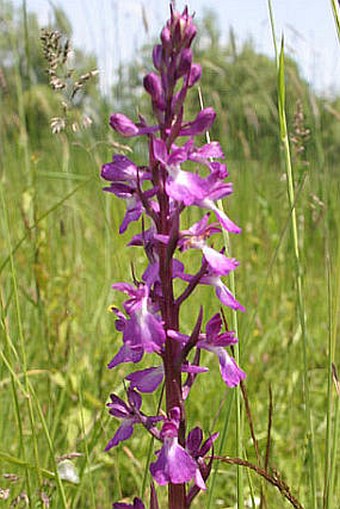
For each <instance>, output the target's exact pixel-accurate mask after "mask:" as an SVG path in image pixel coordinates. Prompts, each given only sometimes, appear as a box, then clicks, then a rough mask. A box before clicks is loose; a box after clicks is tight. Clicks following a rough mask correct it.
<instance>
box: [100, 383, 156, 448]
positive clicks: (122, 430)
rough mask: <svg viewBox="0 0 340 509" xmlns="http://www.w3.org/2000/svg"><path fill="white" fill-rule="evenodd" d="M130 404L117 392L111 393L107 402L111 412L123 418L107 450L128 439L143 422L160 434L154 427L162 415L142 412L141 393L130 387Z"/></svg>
mask: <svg viewBox="0 0 340 509" xmlns="http://www.w3.org/2000/svg"><path fill="white" fill-rule="evenodd" d="M127 396H128V404H127V403H125V402H124V401H123V400H122V399H121V398H119V397H118V396H116V394H110V398H111V401H110V402H109V403H107V407H108V408H109V413H110V415H112V416H113V417H117V418H118V419H121V420H122V424H121V425H120V426H119V428H118V430H117V431H116V433H115V434H114V436H113V438H111V440H110V441H109V442H108V444H107V445H106V447H105V451H109V450H110V449H112V447H116V446H117V445H118V444H119V443H120V442H123V441H124V440H127V439H128V438H130V436H131V435H132V433H133V427H134V425H135V424H143V426H145V427H146V428H147V429H149V430H151V429H152V430H153V434H154V435H156V436H157V435H158V432H157V430H156V429H155V428H154V426H155V424H156V423H157V422H159V421H161V420H163V417H162V416H155V417H148V416H146V415H144V414H143V413H142V412H140V408H141V406H142V398H141V395H140V394H138V392H136V391H135V390H134V389H131V388H129V389H128V391H127Z"/></svg>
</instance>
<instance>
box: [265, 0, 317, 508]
mask: <svg viewBox="0 0 340 509" xmlns="http://www.w3.org/2000/svg"><path fill="white" fill-rule="evenodd" d="M268 7H269V15H270V23H271V29H272V36H273V43H274V49H275V58H276V65H277V72H278V110H279V126H280V137H281V142H282V145H283V149H284V158H285V170H286V178H287V196H288V202H289V207H290V211H291V227H292V236H293V250H294V258H295V284H296V291H297V308H298V319H299V322H300V326H301V332H302V356H303V373H302V378H303V398H304V405H305V417H306V436H307V443H308V454H307V463H308V469H309V504H310V508H311V509H316V508H317V498H316V471H315V451H314V433H313V424H312V413H311V405H310V389H309V377H308V349H309V345H308V333H307V324H306V314H305V302H304V293H303V277H302V273H303V267H302V262H301V256H300V248H299V234H298V226H297V214H296V204H295V186H294V176H293V167H292V161H291V155H290V142H289V136H288V129H287V119H286V112H285V74H284V45H283V38H282V41H281V48H280V53H279V52H278V47H277V43H276V33H275V24H274V15H273V9H272V3H271V0H268Z"/></svg>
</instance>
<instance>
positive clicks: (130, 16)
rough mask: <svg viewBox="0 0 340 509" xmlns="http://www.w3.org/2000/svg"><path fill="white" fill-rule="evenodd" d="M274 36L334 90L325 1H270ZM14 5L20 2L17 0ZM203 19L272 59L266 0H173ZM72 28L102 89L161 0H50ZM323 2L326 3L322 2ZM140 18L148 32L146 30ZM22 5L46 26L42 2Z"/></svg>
mask: <svg viewBox="0 0 340 509" xmlns="http://www.w3.org/2000/svg"><path fill="white" fill-rule="evenodd" d="M272 2H273V10H274V16H275V24H276V33H277V36H278V38H280V37H281V34H282V33H284V36H285V49H286V52H287V54H290V55H292V56H293V57H295V58H296V60H297V61H298V63H299V66H300V68H301V71H302V74H303V76H304V77H305V78H306V79H307V81H308V82H309V83H310V84H312V85H313V87H314V88H315V89H316V90H317V91H318V92H321V93H324V94H331V93H332V92H333V93H334V92H337V93H339V92H340V46H339V41H338V40H337V35H336V29H335V24H334V20H333V16H332V11H331V7H330V2H328V1H326V2H321V1H319V0H312V1H311V0H272ZM14 3H15V4H16V5H17V6H18V7H21V6H22V2H21V0H15V1H14ZM186 3H187V4H188V5H189V11H190V12H193V11H195V12H196V19H197V20H200V19H202V18H203V16H204V14H205V12H206V10H207V9H210V10H211V11H213V12H215V13H216V17H217V21H218V25H219V29H220V32H221V36H222V40H225V39H226V37H227V35H228V33H229V29H230V27H233V29H234V31H235V33H236V36H237V40H238V41H239V42H242V41H245V40H246V39H248V38H249V37H251V39H252V40H253V41H254V45H255V48H256V49H257V50H258V51H261V52H262V53H264V54H266V55H268V56H269V57H271V58H273V57H274V50H273V42H272V37H271V29H270V24H269V16H268V8H267V0H242V1H241V2H240V1H239V0H209V2H208V1H207V0H188V1H187V2H185V1H183V0H177V8H178V9H179V10H182V8H183V6H184V5H185V4H186ZM54 4H55V5H57V6H61V7H62V8H63V9H64V11H65V12H66V15H67V16H68V18H69V19H70V21H71V23H72V26H73V45H74V46H75V47H79V48H83V49H84V50H86V51H88V52H92V53H95V55H96V56H97V58H98V64H99V68H100V72H101V74H100V76H101V87H102V90H103V92H105V93H108V92H109V90H110V88H111V85H112V83H114V81H115V79H116V76H117V69H118V66H119V65H120V64H123V65H125V64H127V63H128V62H129V61H131V60H132V59H133V56H134V54H135V53H136V51H137V50H138V48H140V47H141V46H142V45H144V44H146V43H150V42H152V41H153V40H154V39H155V37H157V36H158V35H159V33H160V30H161V28H162V26H163V25H164V23H165V21H166V20H167V18H168V17H169V2H168V1H167V0H54ZM328 4H329V5H328ZM142 6H143V8H144V16H145V18H146V20H147V25H148V27H149V33H146V31H145V26H144V21H143V14H142ZM27 7H28V9H29V10H32V11H34V12H36V13H37V14H38V17H39V21H40V22H41V23H42V24H46V21H47V20H48V19H49V13H50V12H51V5H50V2H49V1H48V0H27Z"/></svg>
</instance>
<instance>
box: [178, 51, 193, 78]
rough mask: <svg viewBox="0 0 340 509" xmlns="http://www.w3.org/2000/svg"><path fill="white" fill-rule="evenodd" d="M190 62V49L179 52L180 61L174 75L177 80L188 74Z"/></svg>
mask: <svg viewBox="0 0 340 509" xmlns="http://www.w3.org/2000/svg"><path fill="white" fill-rule="evenodd" d="M191 62H192V51H191V49H190V48H186V49H184V50H183V51H181V55H180V61H179V64H178V67H177V73H176V78H177V79H178V78H181V77H182V76H184V75H185V74H188V73H189V72H190V67H191Z"/></svg>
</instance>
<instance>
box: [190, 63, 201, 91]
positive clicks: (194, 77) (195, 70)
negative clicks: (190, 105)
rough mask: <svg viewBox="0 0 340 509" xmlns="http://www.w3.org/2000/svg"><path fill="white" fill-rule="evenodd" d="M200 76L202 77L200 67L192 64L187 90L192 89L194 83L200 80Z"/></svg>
mask: <svg viewBox="0 0 340 509" xmlns="http://www.w3.org/2000/svg"><path fill="white" fill-rule="evenodd" d="M201 75H202V67H201V66H200V65H199V64H193V65H192V66H191V69H190V75H189V82H188V86H189V88H191V87H193V86H194V85H195V83H197V81H198V80H200V79H201Z"/></svg>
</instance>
